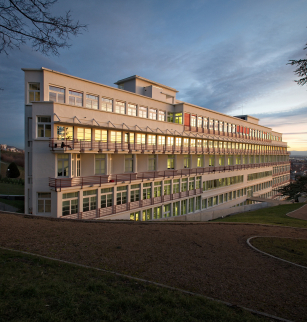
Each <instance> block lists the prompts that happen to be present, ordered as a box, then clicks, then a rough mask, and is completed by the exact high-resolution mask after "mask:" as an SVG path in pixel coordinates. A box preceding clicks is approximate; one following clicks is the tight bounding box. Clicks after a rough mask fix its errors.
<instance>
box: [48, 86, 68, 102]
mask: <svg viewBox="0 0 307 322" xmlns="http://www.w3.org/2000/svg"><path fill="white" fill-rule="evenodd" d="M64 99H65V90H64V88H59V87H55V86H49V101H52V102H58V103H64Z"/></svg>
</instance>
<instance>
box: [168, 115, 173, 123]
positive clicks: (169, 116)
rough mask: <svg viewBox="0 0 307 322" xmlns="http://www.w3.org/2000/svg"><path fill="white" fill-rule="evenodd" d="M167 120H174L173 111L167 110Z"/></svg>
mask: <svg viewBox="0 0 307 322" xmlns="http://www.w3.org/2000/svg"><path fill="white" fill-rule="evenodd" d="M167 122H170V123H173V122H174V113H170V112H167Z"/></svg>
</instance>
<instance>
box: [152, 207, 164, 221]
mask: <svg viewBox="0 0 307 322" xmlns="http://www.w3.org/2000/svg"><path fill="white" fill-rule="evenodd" d="M161 218H162V207H156V208H154V218H153V219H161Z"/></svg>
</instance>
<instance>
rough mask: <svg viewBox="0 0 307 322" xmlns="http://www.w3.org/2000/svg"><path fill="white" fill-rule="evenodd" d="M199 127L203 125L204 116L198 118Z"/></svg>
mask: <svg viewBox="0 0 307 322" xmlns="http://www.w3.org/2000/svg"><path fill="white" fill-rule="evenodd" d="M197 127H203V118H202V117H198V118H197Z"/></svg>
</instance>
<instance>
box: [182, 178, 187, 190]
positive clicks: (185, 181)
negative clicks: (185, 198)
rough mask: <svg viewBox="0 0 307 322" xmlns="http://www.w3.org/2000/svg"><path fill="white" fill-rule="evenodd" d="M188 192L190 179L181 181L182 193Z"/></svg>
mask: <svg viewBox="0 0 307 322" xmlns="http://www.w3.org/2000/svg"><path fill="white" fill-rule="evenodd" d="M187 190H188V178H183V179H182V180H181V191H187Z"/></svg>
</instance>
